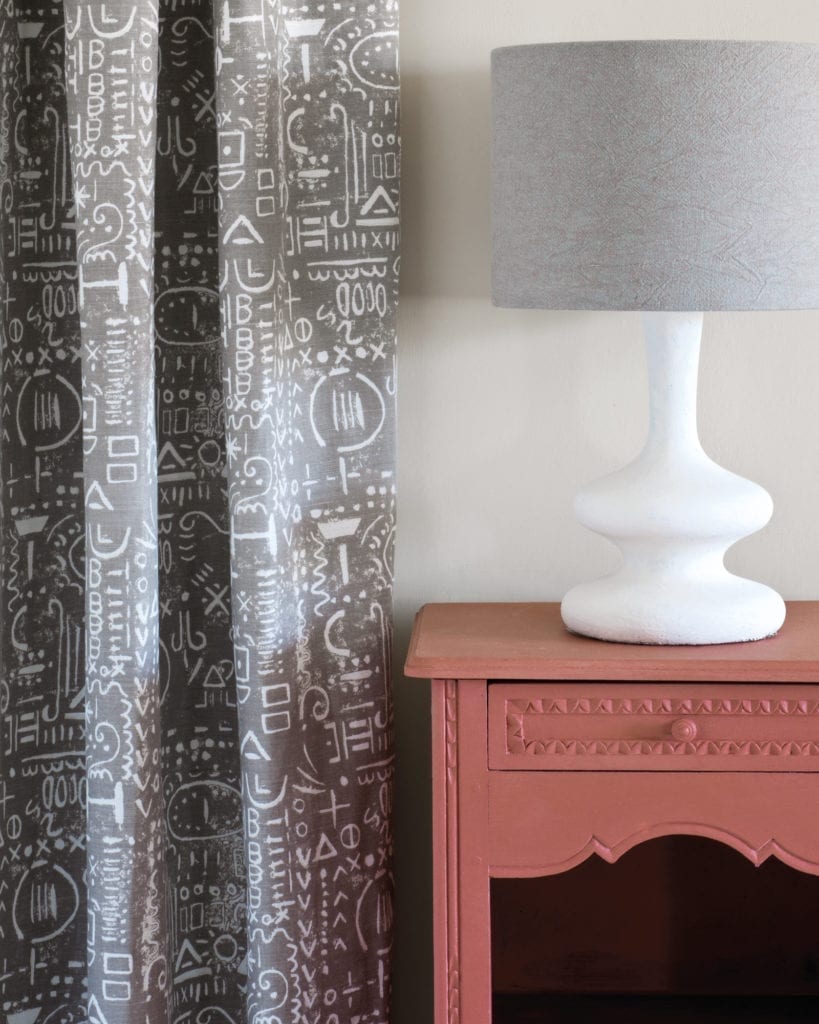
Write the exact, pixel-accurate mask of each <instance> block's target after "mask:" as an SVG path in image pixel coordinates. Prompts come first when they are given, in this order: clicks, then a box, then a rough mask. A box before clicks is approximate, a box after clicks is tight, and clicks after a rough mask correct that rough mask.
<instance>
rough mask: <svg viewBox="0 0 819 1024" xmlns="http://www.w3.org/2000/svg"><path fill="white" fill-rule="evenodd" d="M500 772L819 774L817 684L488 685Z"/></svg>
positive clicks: (493, 760)
mask: <svg viewBox="0 0 819 1024" xmlns="http://www.w3.org/2000/svg"><path fill="white" fill-rule="evenodd" d="M488 714H489V723H488V724H489V736H488V739H489V767H490V769H496V770H501V771H504V770H505V771H711V772H781V771H784V772H805V771H808V772H815V771H819V688H818V687H816V686H806V685H802V686H800V685H789V684H784V683H782V684H772V683H766V684H763V685H753V684H744V683H742V684H739V683H738V684H729V683H726V684H722V685H714V684H710V685H697V684H693V683H692V684H690V685H689V684H685V683H673V684H672V683H656V684H652V683H625V684H621V683H561V682H549V683H540V682H532V683H526V682H521V683H491V684H490V686H489V708H488Z"/></svg>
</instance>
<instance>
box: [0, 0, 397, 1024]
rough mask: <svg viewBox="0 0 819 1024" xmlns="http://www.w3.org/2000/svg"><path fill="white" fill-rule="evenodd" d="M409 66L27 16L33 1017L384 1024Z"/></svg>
mask: <svg viewBox="0 0 819 1024" xmlns="http://www.w3.org/2000/svg"><path fill="white" fill-rule="evenodd" d="M396 44H397V9H396V4H395V2H394V0H373V2H371V3H369V4H367V5H364V4H359V3H354V2H348V3H344V4H336V3H333V4H331V3H326V4H325V3H318V2H316V0H304V2H301V3H299V5H293V6H287V5H285V4H282V3H279V2H278V0H254V2H250V0H220V2H218V3H213V4H211V3H210V0H163V2H161V3H160V4H159V6H158V8H157V6H156V5H155V4H153V3H149V2H147V0H135V2H117V3H113V4H111V3H106V4H100V3H96V2H95V3H79V4H78V3H76V2H73V0H72V2H68V0H67V2H66V3H65V4H60V3H46V4H42V3H37V4H34V3H30V2H28V0H17V2H12V0H9V2H7V3H3V5H2V10H0V311H1V312H0V356H1V359H0V368H1V369H0V391H1V392H2V435H0V535H1V537H2V550H1V551H0V583H1V584H2V604H1V605H0V640H1V641H2V647H1V648H0V659H1V662H0V727H1V728H2V738H1V742H0V1022H2V1024H6V1022H8V1024H35V1022H36V1024H58V1022H59V1024H80V1022H86V1021H88V1022H91V1024H106V1022H107V1024H115V1022H133V1024H137V1022H139V1024H154V1022H162V1024H166V1022H183V1021H184V1022H190V1024H243V1022H248V1024H289V1022H296V1021H298V1022H308V1021H309V1022H310V1024H351V1022H360V1024H378V1022H382V1021H385V1020H386V1019H387V1015H388V998H389V968H390V963H389V949H390V941H391V921H392V912H391V906H392V880H391V860H390V857H391V849H390V848H391V823H390V785H391V772H392V749H391V706H390V698H389V688H388V687H389V671H390V667H389V665H390V660H389V659H390V642H391V626H390V621H391V604H390V602H391V575H392V573H391V566H392V544H393V528H394V487H393V483H394V478H393V463H394V424H395V416H394V399H395V367H394V315H395V308H396V297H397V292H396V289H397V271H398V211H397V205H398V172H399V168H398V140H397V104H398V91H397V89H398V68H397V49H396Z"/></svg>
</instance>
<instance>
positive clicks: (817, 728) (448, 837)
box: [405, 601, 819, 1024]
mask: <svg viewBox="0 0 819 1024" xmlns="http://www.w3.org/2000/svg"><path fill="white" fill-rule="evenodd" d="M405 671H406V674H407V675H408V676H416V677H422V678H428V679H432V729H433V746H432V757H433V766H432V768H433V789H434V792H433V814H434V825H433V841H434V853H433V856H434V900H435V907H434V941H435V1022H436V1024H490V1021H491V1019H492V992H491V950H490V918H489V902H490V901H489V882H490V878H493V877H500V878H510V877H517V878H524V877H532V876H536V875H549V874H556V873H558V872H561V871H565V870H567V869H569V868H571V867H573V866H574V865H576V864H579V863H580V862H581V861H583V860H585V859H586V858H587V857H589V856H590V855H591V854H597V855H598V856H600V857H602V858H604V859H605V860H607V861H612V862H613V861H615V860H616V859H617V858H618V857H619V856H621V854H623V853H624V852H625V851H627V850H629V849H630V848H632V847H633V846H635V845H636V844H638V843H640V842H643V841H644V840H647V839H651V838H654V837H657V836H664V835H682V834H685V835H697V836H706V837H710V838H712V839H716V840H719V841H721V842H723V843H727V844H728V845H729V846H731V847H733V848H734V849H735V850H738V851H739V852H740V853H742V854H744V855H745V856H746V857H748V858H749V859H750V860H751V861H752V862H753V863H755V864H760V863H761V862H762V861H764V860H765V859H766V858H768V857H771V856H774V857H778V858H780V859H781V860H783V861H785V862H786V863H787V864H789V865H791V866H792V867H794V868H796V869H797V870H799V871H804V872H808V873H810V874H813V875H817V874H819V602H807V601H805V602H795V603H791V604H789V606H788V618H787V621H786V623H785V626H784V627H783V629H782V631H781V632H780V633H779V635H778V636H776V637H773V638H771V639H768V640H762V641H758V642H756V643H749V644H726V645H721V646H714V647H642V646H630V645H625V644H608V643H602V642H600V641H596V640H590V639H586V638H582V637H577V636H572V635H571V634H569V633H567V632H566V631H565V629H564V627H563V625H562V623H561V621H560V615H559V608H558V606H557V605H556V604H437V605H435V604H431V605H426V606H425V607H424V608H422V610H421V611H420V612H419V614H418V616H417V618H416V622H415V628H414V631H413V635H412V641H411V644H410V650H409V654H408V657H407V662H406V668H405ZM527 1019H528V1018H527ZM675 1019H676V1018H675ZM817 1019H819V1018H817Z"/></svg>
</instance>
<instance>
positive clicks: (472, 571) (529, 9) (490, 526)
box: [395, 0, 819, 1024]
mask: <svg viewBox="0 0 819 1024" xmlns="http://www.w3.org/2000/svg"><path fill="white" fill-rule="evenodd" d="M402 3H403V11H402V21H403V23H402V43H401V46H402V73H403V93H402V96H403V138H404V176H403V223H404V246H403V253H404V263H403V277H402V292H403V297H402V300H401V312H400V322H399V329H400V338H399V343H400V347H399V352H400V400H399V487H400V492H399V493H400V505H399V538H400V539H399V545H398V563H397V577H396V628H397V661H398V663H400V662H402V661H403V657H404V653H405V649H406V641H407V637H408V634H409V628H410V626H411V620H412V615H413V613H414V611H415V609H416V608H417V607H418V606H419V605H421V604H423V603H424V602H426V601H448V600H558V599H559V598H560V597H561V596H562V594H563V593H564V591H565V590H566V589H567V588H568V586H569V585H570V584H571V583H573V582H576V581H578V580H581V579H584V578H590V577H593V576H594V575H596V574H599V573H600V572H602V571H603V570H605V569H606V568H608V567H610V566H612V565H613V558H612V551H613V549H611V550H610V549H609V546H608V545H607V544H606V542H605V541H603V540H601V539H599V538H597V537H594V536H593V535H591V534H588V533H586V532H585V531H583V530H582V529H581V528H580V527H579V526H577V525H576V524H575V523H574V521H573V519H572V515H571V508H570V506H571V499H572V495H573V493H574V491H575V489H576V488H577V486H578V485H579V484H580V483H582V482H583V481H586V480H589V479H593V478H594V477H596V476H599V475H601V474H603V473H604V472H606V471H608V470H611V469H615V468H617V467H618V465H621V464H623V463H624V462H625V461H627V460H628V459H629V458H630V457H632V456H633V455H634V454H636V451H637V450H638V448H639V446H640V442H641V440H642V436H643V431H644V428H645V420H646V415H645V406H644V401H645V398H644V388H645V373H644V368H643V365H642V349H641V339H640V335H639V318H638V316H637V314H634V313H584V312H573V313H564V312H546V311H543V312H541V311H527V310H521V311H516V310H506V309H494V308H493V307H492V306H491V305H490V302H489V298H488V295H489V282H488V275H489V245H488V231H489V200H488V188H489V172H488V152H489V51H490V49H492V47H495V46H504V45H510V44H515V43H524V42H551V41H558V40H570V39H640V38H698V37H699V38H727V39H782V40H799V41H806V42H819V3H817V0H559V2H558V0H402ZM817 384H819V313H814V312H811V313H756V314H752V313H744V314H709V315H707V316H706V321H705V334H704V339H703V357H702V370H701V388H700V425H701V436H702V440H703V443H704V445H705V447H706V449H707V450H708V451H709V453H710V454H711V455H712V456H713V457H714V458H716V459H717V460H718V461H720V462H722V463H723V464H724V465H726V466H727V467H728V468H730V469H734V470H735V471H737V472H740V473H742V474H743V475H745V476H748V477H750V478H751V479H753V480H756V481H758V482H759V483H761V484H763V485H764V486H765V487H767V488H768V489H769V490H770V492H771V493H772V495H773V497H774V501H775V504H776V511H775V513H774V518H773V520H772V522H771V524H770V525H769V526H768V527H767V529H765V530H764V531H762V532H761V533H760V534H758V535H757V536H755V537H753V538H750V539H748V540H746V541H743V542H742V543H740V544H738V545H737V546H736V548H735V549H734V550H733V551H732V552H731V553H730V555H729V559H728V564H729V567H730V568H732V569H734V570H736V571H739V572H742V573H743V574H746V575H749V576H755V577H757V578H759V579H762V580H764V581H765V582H768V583H771V584H772V585H774V586H775V587H777V588H778V589H779V590H780V592H781V593H782V594H783V595H784V596H785V597H786V598H819V516H817V512H819V400H818V399H819V394H818V388H817ZM427 702H428V689H427V687H426V685H425V684H423V683H420V682H418V681H414V680H413V681H405V680H403V678H402V677H401V676H400V673H397V676H396V706H397V741H398V759H399V782H398V792H397V829H396V831H397V843H398V864H397V881H398V908H397V909H398V915H399V917H398V944H397V954H396V1012H395V1022H396V1024H426V1022H427V1021H431V1019H432V1018H431V978H430V969H431V950H430V948H429V938H430V931H429V929H430V906H431V893H430V889H429V879H430V868H429V857H430V833H429V824H428V821H429V796H428V785H429V768H428V762H429V744H428V738H427V732H428V719H427V714H426V709H427ZM466 1024H469V1022H466Z"/></svg>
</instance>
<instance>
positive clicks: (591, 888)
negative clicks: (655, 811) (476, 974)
mask: <svg viewBox="0 0 819 1024" xmlns="http://www.w3.org/2000/svg"><path fill="white" fill-rule="evenodd" d="M491 896H492V973H493V989H494V993H495V994H494V997H493V1024H590V1022H592V1021H595V1020H605V1021H606V1022H607V1024H620V1022H622V1024H642V1022H644V1021H645V1022H646V1024H649V1022H650V1024H657V1022H659V1021H662V1022H663V1024H676V1022H679V1024H710V1022H711V1021H715V1022H716V1021H719V1022H720V1024H734V1022H736V1024H739V1022H742V1024H786V1022H790V1021H793V1022H805V1024H807V1022H811V1024H815V1022H816V1021H817V1020H819V942H818V941H817V939H816V935H815V921H816V920H817V916H819V880H817V878H815V877H814V876H811V875H807V874H803V873H802V872H799V871H794V870H793V869H792V868H790V867H788V866H787V865H785V864H783V863H782V862H781V861H778V860H776V859H775V858H771V859H769V860H767V861H765V862H764V863H763V864H762V865H761V866H760V867H755V866H754V865H753V864H752V863H751V862H750V861H748V860H746V859H745V858H744V857H742V856H740V855H739V854H737V853H736V851H734V850H732V849H730V848H729V847H727V846H725V845H723V844H722V843H717V842H714V841H712V840H709V839H703V838H700V837H692V836H669V837H665V838H663V839H657V840H652V841H651V842H648V843H643V844H641V845H639V846H637V847H635V848H634V849H633V850H630V851H629V852H628V853H626V854H625V855H624V856H623V857H622V858H621V859H620V860H618V861H617V862H616V863H614V864H607V863H606V862H604V861H603V860H601V859H600V858H598V857H591V858H589V859H588V860H586V861H584V862H583V863H582V864H580V865H578V866H577V867H576V868H573V869H572V870H570V871H566V872H563V873H561V874H557V875H552V876H545V877H538V878H530V879H519V878H514V879H493V880H492V883H491Z"/></svg>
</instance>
